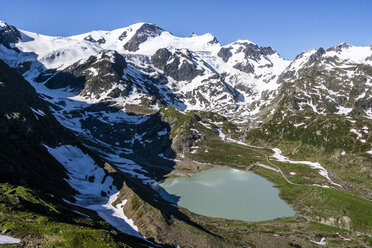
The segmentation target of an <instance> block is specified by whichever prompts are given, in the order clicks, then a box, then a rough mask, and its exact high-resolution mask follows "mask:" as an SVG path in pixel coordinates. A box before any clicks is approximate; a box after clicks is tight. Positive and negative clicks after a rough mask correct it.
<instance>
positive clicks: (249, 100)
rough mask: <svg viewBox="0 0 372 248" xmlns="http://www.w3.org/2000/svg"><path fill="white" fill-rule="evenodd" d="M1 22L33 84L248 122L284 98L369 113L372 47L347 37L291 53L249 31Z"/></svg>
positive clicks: (296, 104)
mask: <svg viewBox="0 0 372 248" xmlns="http://www.w3.org/2000/svg"><path fill="white" fill-rule="evenodd" d="M0 32H1V35H0V37H1V40H0V41H1V44H2V45H1V47H0V50H1V54H0V58H1V59H3V60H4V61H6V62H7V63H8V64H9V65H11V66H13V67H15V68H16V69H17V70H18V71H19V72H21V73H22V74H23V75H24V76H25V77H26V79H28V80H29V81H30V82H32V83H33V84H35V83H37V84H40V83H45V86H47V87H49V88H53V89H56V88H65V89H68V90H74V92H75V93H76V95H77V97H80V98H81V100H83V101H86V102H91V103H92V102H105V101H110V102H114V103H115V104H116V106H119V107H121V108H123V109H125V106H126V105H128V104H140V103H141V102H142V103H143V102H144V101H145V102H150V105H149V106H148V107H149V108H150V109H154V110H156V109H158V108H159V104H161V105H163V106H168V105H169V106H173V107H176V108H178V109H182V110H193V109H197V110H206V111H214V112H218V113H220V114H223V115H225V116H227V117H229V118H231V119H233V120H235V121H243V122H244V121H246V120H247V119H254V118H257V117H260V116H263V115H264V116H267V115H268V114H272V113H273V112H274V110H275V108H276V107H277V105H278V99H282V100H281V101H279V102H286V103H288V102H291V104H289V105H288V104H284V105H285V106H287V107H288V106H290V109H289V111H292V112H293V111H303V110H307V109H308V110H311V111H313V112H315V113H319V114H320V113H325V112H330V113H338V114H358V115H365V116H369V117H371V118H372V110H371V103H370V97H369V96H370V76H369V75H370V73H369V72H370V69H369V67H370V66H371V64H372V50H371V47H356V46H351V45H348V44H345V43H343V44H340V45H338V46H335V47H331V48H329V49H327V50H324V49H322V48H320V49H318V50H310V51H306V52H304V53H302V54H300V55H298V56H297V57H296V58H295V59H294V60H293V61H288V60H285V59H283V58H282V57H281V56H280V55H279V54H278V53H277V52H276V51H275V50H274V49H272V48H271V47H261V46H259V45H257V44H255V43H253V42H251V41H247V40H238V41H236V42H233V43H231V44H228V45H225V46H222V45H221V44H220V43H219V42H218V40H217V38H216V37H214V36H213V35H211V34H205V35H200V36H198V35H195V34H192V35H191V36H188V37H176V36H174V35H173V34H172V33H170V32H168V31H166V30H164V29H162V28H160V27H158V26H156V25H154V24H149V23H137V24H134V25H131V26H129V27H126V28H120V29H116V30H113V31H92V32H89V33H85V34H81V35H75V36H70V37H51V36H46V35H40V34H36V33H32V32H28V31H23V30H18V29H17V28H15V27H13V26H10V25H8V24H6V23H4V22H1V31H0ZM108 51H110V52H108ZM110 56H111V57H110ZM104 57H106V60H105V59H104ZM109 57H110V58H111V59H108V58H109ZM104 61H106V62H104ZM76 84H79V86H77V85H76ZM146 99H147V100H146ZM289 99H292V100H289ZM146 105H148V104H146ZM279 105H280V104H279ZM282 105H283V104H282Z"/></svg>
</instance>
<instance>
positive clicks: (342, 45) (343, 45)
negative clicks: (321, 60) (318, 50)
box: [327, 42, 352, 52]
mask: <svg viewBox="0 0 372 248" xmlns="http://www.w3.org/2000/svg"><path fill="white" fill-rule="evenodd" d="M350 47H352V45H349V44H347V43H346V42H342V43H340V44H338V45H336V46H332V47H330V48H328V49H327V52H328V51H334V52H341V51H342V50H344V49H348V48H350Z"/></svg>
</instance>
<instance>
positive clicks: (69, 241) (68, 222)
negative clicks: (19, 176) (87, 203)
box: [0, 184, 146, 247]
mask: <svg viewBox="0 0 372 248" xmlns="http://www.w3.org/2000/svg"><path fill="white" fill-rule="evenodd" d="M70 208H71V207H68V206H67V205H63V202H59V201H58V200H57V199H56V198H55V197H54V196H52V195H47V194H44V193H42V192H39V191H35V190H31V189H28V188H25V187H22V186H13V185H9V184H0V231H5V230H6V235H10V236H12V237H17V238H19V239H21V242H22V243H21V244H23V245H24V246H25V247H35V246H38V247H138V246H140V247H141V246H142V247H145V246H146V245H145V244H144V242H142V241H140V240H137V239H135V238H131V237H129V236H127V235H124V234H121V233H117V232H116V231H115V230H114V229H113V228H112V227H111V226H109V225H108V224H107V223H105V222H104V221H101V220H100V219H98V217H95V216H94V215H93V216H91V218H92V219H95V220H92V219H88V218H83V217H82V215H79V214H77V213H75V212H73V211H72V210H70ZM80 211H81V210H80ZM82 211H83V212H82V213H85V212H84V210H82ZM9 247H11V246H9Z"/></svg>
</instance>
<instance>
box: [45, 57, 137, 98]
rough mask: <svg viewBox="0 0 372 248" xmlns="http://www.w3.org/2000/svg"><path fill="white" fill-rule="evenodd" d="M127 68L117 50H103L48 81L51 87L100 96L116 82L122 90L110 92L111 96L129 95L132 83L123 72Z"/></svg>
mask: <svg viewBox="0 0 372 248" xmlns="http://www.w3.org/2000/svg"><path fill="white" fill-rule="evenodd" d="M126 68H127V63H126V61H125V59H124V57H123V56H122V55H120V54H118V53H117V52H116V51H109V50H103V51H101V52H100V53H99V54H98V55H97V56H91V57H89V58H88V59H87V60H82V61H79V62H76V63H75V64H73V65H71V66H69V67H67V68H66V69H64V70H63V71H61V72H59V73H57V74H56V75H55V76H53V77H52V78H50V79H49V80H48V81H47V82H46V84H45V85H46V86H47V87H48V88H50V89H58V88H66V87H69V88H70V89H73V90H74V91H77V92H79V94H80V95H82V96H92V97H95V96H96V97H97V98H98V97H99V96H100V94H102V93H103V92H107V91H108V90H110V89H112V88H113V86H114V85H115V84H117V85H120V86H121V87H120V90H115V91H112V92H110V93H109V95H110V96H113V97H119V96H127V95H128V93H129V90H130V88H131V84H130V83H129V82H127V81H124V79H123V74H124V70H125V69H126Z"/></svg>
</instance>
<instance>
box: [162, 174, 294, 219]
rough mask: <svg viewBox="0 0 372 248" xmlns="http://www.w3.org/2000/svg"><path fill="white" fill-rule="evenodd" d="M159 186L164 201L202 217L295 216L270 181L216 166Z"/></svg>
mask: <svg viewBox="0 0 372 248" xmlns="http://www.w3.org/2000/svg"><path fill="white" fill-rule="evenodd" d="M160 186H161V187H159V188H158V190H159V191H160V194H161V196H162V197H163V198H164V199H166V200H168V201H170V202H172V203H175V204H178V205H179V206H182V207H184V208H187V209H188V210H190V211H191V212H194V213H197V214H200V215H205V216H210V217H218V218H225V219H233V220H244V221H263V220H272V219H275V218H278V217H289V216H294V215H295V214H296V213H295V211H294V210H293V209H292V208H291V207H290V206H289V205H288V204H287V203H286V202H285V201H283V200H282V199H280V197H279V190H278V189H276V188H274V187H273V184H272V183H271V182H269V181H267V180H266V179H264V178H263V177H261V176H258V175H256V174H254V173H252V172H249V171H241V170H237V169H232V168H229V167H216V168H212V169H209V170H205V171H201V172H198V173H195V174H194V175H193V176H191V177H177V178H167V179H166V180H165V181H164V182H162V183H161V184H160Z"/></svg>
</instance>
